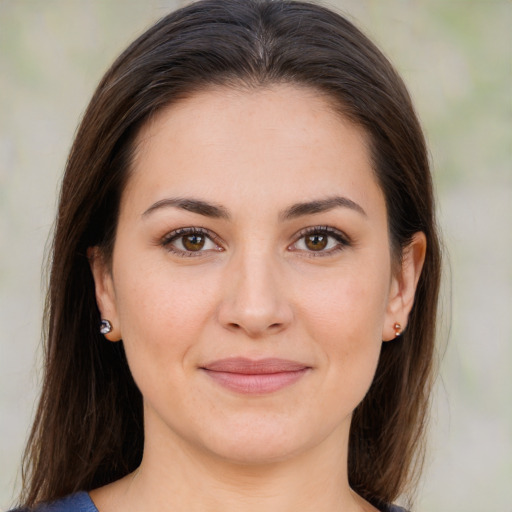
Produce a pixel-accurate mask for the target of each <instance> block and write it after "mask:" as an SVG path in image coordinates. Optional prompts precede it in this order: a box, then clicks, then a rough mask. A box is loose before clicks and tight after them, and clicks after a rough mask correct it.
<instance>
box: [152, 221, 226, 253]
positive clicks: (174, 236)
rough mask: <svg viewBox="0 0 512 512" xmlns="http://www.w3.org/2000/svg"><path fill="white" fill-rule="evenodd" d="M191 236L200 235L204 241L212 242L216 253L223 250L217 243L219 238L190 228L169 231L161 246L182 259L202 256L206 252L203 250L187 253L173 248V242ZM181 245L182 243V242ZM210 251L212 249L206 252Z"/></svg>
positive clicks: (204, 230)
mask: <svg viewBox="0 0 512 512" xmlns="http://www.w3.org/2000/svg"><path fill="white" fill-rule="evenodd" d="M191 235H200V236H202V237H204V238H205V239H207V240H209V241H210V242H212V243H213V244H215V246H216V248H215V249H214V251H216V252H220V251H223V249H222V247H221V245H220V243H219V238H218V237H217V236H216V235H215V234H214V233H212V232H211V231H209V230H207V229H204V228H195V227H190V228H180V229H176V230H174V231H171V232H170V233H168V234H167V235H165V236H164V237H163V238H162V240H161V244H162V246H163V247H165V248H166V249H167V250H168V251H169V252H172V253H173V254H175V255H177V256H182V257H186V258H189V257H197V256H204V253H205V252H207V251H203V250H199V251H188V250H186V249H179V248H178V247H175V246H173V242H176V241H178V240H180V239H182V240H183V238H184V237H186V236H191ZM182 243H183V241H182ZM205 243H207V242H205ZM211 250H212V249H208V251H211Z"/></svg>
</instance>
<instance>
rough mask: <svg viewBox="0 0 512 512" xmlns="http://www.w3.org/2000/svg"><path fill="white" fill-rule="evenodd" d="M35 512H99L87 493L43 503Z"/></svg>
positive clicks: (15, 511)
mask: <svg viewBox="0 0 512 512" xmlns="http://www.w3.org/2000/svg"><path fill="white" fill-rule="evenodd" d="M32 510H33V512H98V509H97V508H96V507H95V505H94V503H93V502H92V500H91V497H90V496H89V493H87V492H85V491H81V492H77V493H75V494H70V495H69V496H66V497H64V498H61V499H59V500H56V501H52V502H50V503H42V504H41V505H38V506H37V507H35V509H32ZM11 512H31V511H30V510H29V509H21V508H20V509H16V510H12V511H11Z"/></svg>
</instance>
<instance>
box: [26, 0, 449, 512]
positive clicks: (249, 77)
mask: <svg viewBox="0 0 512 512" xmlns="http://www.w3.org/2000/svg"><path fill="white" fill-rule="evenodd" d="M275 83H291V84H300V85H305V86H308V87H311V88H313V89H315V90H317V91H319V92H321V93H324V94H326V95H327V96H328V97H330V98H331V99H333V100H334V101H335V103H336V105H337V106H338V107H339V109H340V111H341V112H342V114H343V115H344V116H345V117H347V118H348V119H350V120H351V121H353V122H354V123H356V124H357V125H359V126H361V127H362V128H363V129H364V130H365V132H366V133H367V135H368V137H369V140H370V146H371V154H372V158H373V167H374V171H375V174H376V176H377V180H378V182H379V184H380V186H381V188H382V190H383V192H384V195H385V198H386V204H387V212H388V217H389V226H390V239H391V244H392V247H393V249H394V253H395V255H397V257H399V255H400V253H401V249H402V248H404V247H405V246H407V244H408V243H409V242H410V240H411V237H412V235H413V234H414V233H416V232H418V231H422V232H424V233H425V235H426V238H427V254H426V260H425V264H424V268H423V272H422V274H421V277H420V280H419V284H418V288H417V292H416V298H415V304H414V306H413V309H412V312H411V314H410V317H409V322H408V327H407V329H406V331H405V332H404V334H403V336H402V337H401V339H400V340H399V341H396V342H394V343H386V344H384V345H383V348H382V354H381V358H380V362H379V365H378V368H377V372H376V375H375V379H374V382H373V384H372V386H371V388H370V390H369V392H368V394H367V395H366V397H365V398H364V400H363V402H362V403H361V404H360V405H359V406H358V407H357V409H356V411H355V413H354V416H353V420H352V428H351V434H350V443H349V461H348V464H349V481H350V485H351V486H352V487H353V489H354V490H355V491H356V492H358V493H359V494H361V495H362V496H363V497H365V498H366V499H368V500H369V501H371V502H373V503H374V504H379V503H381V502H391V501H392V500H394V499H395V498H396V497H397V496H398V495H400V494H402V493H403V492H404V491H405V490H407V488H408V486H409V484H410V483H411V482H413V480H414V478H413V477H414V475H416V473H417V471H416V470H418V469H419V468H420V467H421V461H422V447H423V442H422V439H423V433H424V430H425V419H426V416H427V412H428V403H429V395H430V390H431V384H432V361H433V353H434V352H433V351H434V337H435V330H436V311H437V297H438V289H439V280H440V251H439V243H438V238H437V234H436V226H435V219H434V205H433V193H432V183H431V176H430V172H429V164H428V158H427V152H426V147H425V141H424V137H423V134H422V131H421V128H420V125H419V123H418V120H417V118H416V115H415V113H414V109H413V107H412V104H411V101H410V98H409V95H408V93H407V91H406V88H405V86H404V84H403V82H402V80H401V79H400V77H399V76H398V75H397V73H396V72H395V70H394V69H393V67H392V66H391V64H390V63H389V62H388V60H387V59H386V58H385V57H384V56H383V55H382V53H381V52H380V51H379V50H378V49H377V48H376V47H375V46H374V45H373V43H371V42H370V41H369V40H368V39H367V38H366V37H365V36H364V35H363V34H362V33H361V32H360V31H359V30H358V29H357V28H355V27H354V26H353V25H352V24H351V23H350V22H348V21H347V20H346V19H344V18H343V17H341V16H339V15H337V14H335V13H333V12H331V11H330V10H327V9H325V8H323V7H320V6H317V5H312V4H309V3H302V2H295V1H282V0H277V1H272V0H260V1H259V0H204V1H200V2H197V3H193V4H192V5H189V6H188V7H185V8H183V9H180V10H178V11H175V12H173V13H171V14H170V15H168V16H167V17H165V18H163V19H162V20H161V21H159V22H158V23H157V24H156V25H154V26H153V27H152V28H150V29H149V30H148V31H147V32H146V33H144V34H143V35H141V36H140V37H139V38H138V39H137V40H136V41H134V42H133V43H132V44H131V45H130V46H129V47H128V48H127V49H126V50H125V51H124V53H123V54H122V55H121V56H120V57H119V58H118V59H117V60H116V61H115V62H114V64H113V65H112V67H111V68H110V70H109V71H108V72H107V73H106V75H105V76H104V78H103V79H102V81H101V82H100V84H99V86H98V88H97V90H96V92H95V93H94V96H93V98H92V100H91V102H90V104H89V107H88V109H87V111H86V113H85V115H84V118H83V120H82V123H81V125H80V128H79V130H78V133H77V135H76V139H75V142H74V145H73V147H72V150H71V153H70V155H69V159H68V162H67V167H66V172H65V175H64V180H63V183H62V190H61V196H60V205H59V210H58V215H57V222H56V228H55V235H54V242H53V253H52V254H53V258H52V260H51V275H50V283H49V291H48V296H47V303H46V322H47V324H46V344H45V376H44V384H43V389H42V394H41V398H40V403H39V407H38V409H37V413H36V416H35V421H34V426H33V429H32V432H31V435H30V439H29V442H28V446H27V450H26V453H25V458H24V466H23V478H24V491H23V494H22V498H21V500H22V502H23V503H24V504H25V505H29V506H30V505H33V504H35V503H37V502H39V501H46V500H53V499H56V498H58V497H60V496H63V495H65V494H68V493H72V492H74V491H77V490H80V489H84V490H90V489H93V488H95V487H99V486H101V485H104V484H107V483H109V482H112V481H114V480H116V479H118V478H121V477H122V476H124V475H126V474H127V473H129V472H130V471H133V470H134V469H135V468H136V467H137V466H138V465H139V463H140V461H141V457H142V449H143V442H144V432H143V418H142V397H141V394H140V392H139V391H138V389H137V387H136V386H135V384H134V381H133V379H132V377H131V374H130V370H129V368H128V365H127V362H126V358H125V354H124V351H123V346H122V343H117V344H113V343H106V342H105V340H104V338H103V336H102V335H101V334H100V333H99V331H98V325H99V320H100V319H99V313H98V309H97V306H96V302H95V295H94V283H93V279H92V275H91V272H90V269H89V262H88V260H87V256H86V253H87V248H88V247H91V246H96V245H99V246H101V247H102V248H103V250H104V252H105V253H106V255H107V256H109V255H110V254H111V250H112V247H113V244H114V238H115V230H116V223H117V216H118V209H119V202H120V197H121V194H122V191H123V187H124V184H125V183H126V180H127V177H128V169H129V165H130V160H131V156H132V151H133V146H134V139H135V137H136V135H137V132H138V130H139V129H140V127H141V126H142V125H143V124H144V123H145V122H146V121H147V120H148V118H149V117H150V116H151V115H153V114H154V113H155V112H156V111H158V110H159V109H161V108H162V107H163V106H165V105H168V104H169V103H172V102H175V101H178V100H179V99H180V98H182V97H184V96H186V95H189V94H191V93H193V92H194V91H195V90H199V89H201V88H205V87H208V86H211V85H229V86H233V87H237V86H238V87H240V86H244V87H258V86H264V85H268V84H275Z"/></svg>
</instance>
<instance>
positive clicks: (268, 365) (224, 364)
mask: <svg viewBox="0 0 512 512" xmlns="http://www.w3.org/2000/svg"><path fill="white" fill-rule="evenodd" d="M201 368H203V369H204V370H210V371H213V372H224V373H240V374H245V375H264V374H271V373H283V372H297V371H300V370H304V369H306V368H309V366H307V365H305V364H303V363H299V362H297V361H290V360H288V359H278V358H266V359H247V358H245V357H230V358H227V359H219V360H217V361H212V362H211V363H208V364H206V365H204V366H202V367H201Z"/></svg>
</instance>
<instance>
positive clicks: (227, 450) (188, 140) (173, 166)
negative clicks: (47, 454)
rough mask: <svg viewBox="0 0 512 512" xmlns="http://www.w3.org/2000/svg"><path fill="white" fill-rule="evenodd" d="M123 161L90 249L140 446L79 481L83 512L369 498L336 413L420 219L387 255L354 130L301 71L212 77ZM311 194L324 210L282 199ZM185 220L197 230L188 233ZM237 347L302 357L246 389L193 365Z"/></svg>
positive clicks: (286, 506) (379, 335)
mask: <svg viewBox="0 0 512 512" xmlns="http://www.w3.org/2000/svg"><path fill="white" fill-rule="evenodd" d="M132 167H133V168H132V175H131V177H130V179H129V181H128V184H127V187H126V189H125V191H124V192H123V196H122V200H121V209H120V216H119V223H118V227H117V233H116V241H115V246H114V251H113V257H112V261H111V262H105V261H104V260H103V258H102V256H101V253H100V251H99V250H98V249H97V248H91V250H90V256H91V260H92V264H91V266H92V271H93V275H94V279H95V283H96V294H97V301H98V306H99V308H100V311H101V315H102V317H103V318H108V319H109V320H110V321H111V322H112V325H113V327H114V328H113V331H112V332H111V333H110V334H108V335H107V338H108V339H109V340H110V341H113V342H115V341H118V340H119V339H121V338H122V339H123V343H124V346H125V350H126V353H127V357H128V361H129V365H130V369H131V371H132V374H133V376H134V379H135V381H136V383H137V385H138V386H139V388H140V390H141V392H142V395H143V397H144V414H145V451H144V457H143V461H142V464H141V466H140V468H139V469H138V470H137V471H136V472H135V473H134V474H132V475H128V476H127V477H126V478H124V479H122V480H120V481H118V482H115V483H113V484H110V485H108V486H106V487H104V488H101V489H98V490H96V491H93V492H92V493H91V496H92V498H93V500H94V501H95V503H96V505H97V506H98V508H99V510H100V512H116V511H121V510H123V511H124V512H126V511H128V512H129V511H131V510H134V511H135V510H145V511H150V512H151V511H153V510H154V511H157V510H158V511H162V510H170V511H171V510H172V511H195V510H197V511H199V510H200V511H217V510H218V511H221V510H222V511H223V512H229V511H231V510H233V511H234V510H236V511H241V510H244V511H255V510H265V511H267V512H270V511H274V510H276V511H277V510H279V511H280V512H283V511H292V510H293V511H295V512H296V511H302V510H304V511H306V510H307V511H310V510H322V511H326V512H329V511H341V510H343V511H346V512H351V511H361V510H375V509H374V508H373V507H371V505H369V504H368V503H367V502H365V501H364V500H363V499H362V498H360V497H359V496H357V495H356V494H355V493H354V492H352V491H351V489H350V487H349V485H348V477H347V471H346V462H347V447H348V435H349V428H350V421H351V416H352V412H353V410H354V409H355V407H356V406H357V405H358V404H359V403H360V401H361V400H362V399H363V397H364V395H365V393H366V391H367V390H368V388H369V386H370V384H371V382H372V379H373V376H374V373H375V369H376V365H377V362H378V358H379V354H380V349H381V345H382V341H383V340H393V339H394V338H395V329H394V327H393V326H394V324H395V322H400V323H401V325H402V327H405V325H406V324H407V315H408V313H409V311H410V309H411V307H412V302H413V299H414V291H415V287H416V284H417V281H418V277H419V274H420V272H421V267H422V263H423V259H424V253H425V237H424V235H423V234H422V233H418V234H416V235H415V237H414V238H413V241H412V243H411V245H410V246H409V247H408V248H407V250H406V251H405V252H404V257H403V260H402V264H401V266H399V265H397V264H396V262H394V261H393V260H392V256H391V251H390V242H389V238H388V226H387V217H386V207H385V201H384V196H383V193H382V191H381V189H380V188H379V186H378V184H377V181H376V179H375V176H374V172H373V170H372V168H371V165H370V159H369V154H368V149H367V145H366V141H365V134H364V133H363V132H362V131H361V130H360V129H359V128H358V127H356V126H354V125H353V124H351V123H350V122H348V121H347V120H345V119H343V118H341V117H340V116H339V115H338V114H337V113H335V112H334V110H333V108H332V106H331V105H330V103H329V101H328V100H327V99H326V98H324V97H322V96H321V95H319V94H317V93H316V92H315V91H312V90H309V89H304V88H299V87H296V86H289V85H287V86H285V85H279V86H274V87H269V88H262V89H257V90H250V91H249V90H234V89H229V88H223V89H211V90H207V91H204V92H200V93H196V94H195V95H193V96H192V97H190V98H189V99H186V100H182V101H180V102H178V103H177V104H175V105H172V106H171V107H168V108H167V109H166V110H164V111H162V112H160V113H159V114H158V115H157V116H156V117H155V118H154V119H153V120H152V121H151V122H149V123H148V124H147V125H146V126H145V127H144V128H143V130H142V131H141V133H140V135H139V138H138V145H137V152H136V156H135V159H134V162H133V166H132ZM334 197H337V198H343V200H341V201H340V200H339V199H337V200H336V201H331V203H329V201H327V203H326V202H325V201H326V200H331V199H332V198H334ZM176 198H180V199H183V198H187V200H194V201H197V200H200V201H202V202H205V203H208V204H209V205H214V206H215V207H216V208H218V209H219V211H217V212H216V213H220V214H221V216H218V217H215V216H212V215H211V213H212V211H209V210H207V209H206V210H205V208H204V207H203V208H202V209H201V208H198V207H197V203H191V202H190V201H189V202H188V203H183V202H181V203H180V202H179V201H178V202H177V201H176ZM347 200H348V201H347ZM162 201H163V202H162ZM312 201H316V202H322V201H323V202H324V203H322V204H323V210H322V211H318V212H316V213H315V212H312V211H308V209H307V208H302V210H301V209H300V208H295V209H293V206H294V205H297V204H298V203H310V202H312ZM191 204H192V205H193V206H192V207H190V205H191ZM190 208H192V209H193V210H195V211H190ZM210 210H211V209H210ZM309 210H311V208H309ZM325 226H328V227H329V229H330V230H331V231H332V232H328V233H326V232H325V229H324V227H325ZM183 228H201V229H202V230H203V232H201V233H199V235H203V236H206V238H204V245H203V246H202V248H200V250H194V251H186V250H185V246H184V245H183V240H184V239H183V237H182V234H181V235H180V233H179V232H178V233H176V230H178V229H183ZM306 228H312V229H310V230H309V232H308V235H309V237H310V238H308V237H307V236H305V234H304V229H306ZM205 233H206V235H205ZM333 233H334V234H333ZM315 235H316V236H323V237H327V238H323V239H321V240H324V242H322V243H327V245H326V246H325V247H323V246H322V243H318V242H319V239H318V238H316V239H315V238H314V237H315ZM180 236H181V238H180ZM311 237H312V238H311ZM308 240H309V245H308V243H306V242H308ZM321 240H320V242H321ZM192 241H197V239H196V240H192ZM311 242H316V245H315V243H313V244H312V243H311ZM188 247H189V248H190V247H191V246H190V245H189V246H188ZM192 247H194V249H195V248H197V247H200V244H199V245H197V244H196V245H195V246H192ZM311 247H313V249H312V248H311ZM235 356H236V357H246V358H250V359H260V358H268V357H272V358H275V357H277V358H283V359H287V360H293V361H297V362H300V363H301V364H304V365H306V366H307V367H308V370H307V371H306V372H305V373H304V375H303V376H302V377H301V378H300V379H299V380H298V381H296V382H295V383H293V384H292V385H289V386H287V387H284V388H283V389H280V390H278V391H276V392H273V393H266V394H260V395H246V394H241V393H236V392H233V391H232V390H228V389H226V388H224V387H223V386H220V385H219V384H218V383H217V382H215V381H214V380H213V379H211V378H210V377H209V376H208V375H207V374H205V372H204V370H202V369H201V368H202V367H204V366H205V365H206V364H207V363H208V362H211V361H215V360H218V359H223V358H227V357H235ZM198 482H200V485H197V483H198Z"/></svg>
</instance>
